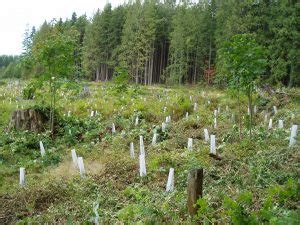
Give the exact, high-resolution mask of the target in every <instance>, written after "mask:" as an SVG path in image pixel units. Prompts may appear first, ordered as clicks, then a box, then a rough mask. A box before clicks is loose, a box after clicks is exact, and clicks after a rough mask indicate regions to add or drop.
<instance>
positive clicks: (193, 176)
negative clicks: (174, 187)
mask: <svg viewBox="0 0 300 225" xmlns="http://www.w3.org/2000/svg"><path fill="white" fill-rule="evenodd" d="M202 192H203V169H194V170H191V171H190V172H189V175H188V185H187V194H188V200H187V206H188V212H189V214H190V215H191V216H194V215H196V214H197V210H198V206H197V205H196V203H197V200H198V199H199V198H201V197H202Z"/></svg>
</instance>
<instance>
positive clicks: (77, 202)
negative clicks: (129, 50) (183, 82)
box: [0, 83, 300, 224]
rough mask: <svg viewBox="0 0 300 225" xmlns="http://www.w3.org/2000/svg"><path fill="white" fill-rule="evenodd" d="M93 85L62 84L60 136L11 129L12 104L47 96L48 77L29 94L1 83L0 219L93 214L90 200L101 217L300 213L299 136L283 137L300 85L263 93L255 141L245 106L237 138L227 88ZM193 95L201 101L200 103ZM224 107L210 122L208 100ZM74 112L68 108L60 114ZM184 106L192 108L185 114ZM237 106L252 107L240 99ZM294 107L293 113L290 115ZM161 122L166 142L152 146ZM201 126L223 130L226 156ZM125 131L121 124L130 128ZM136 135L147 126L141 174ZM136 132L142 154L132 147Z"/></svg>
mask: <svg viewBox="0 0 300 225" xmlns="http://www.w3.org/2000/svg"><path fill="white" fill-rule="evenodd" d="M87 84H88V85H89V88H90V90H91V93H92V94H91V96H90V97H82V96H81V95H80V91H79V92H78V90H81V89H82V87H83V84H82V83H79V84H73V85H64V86H63V87H62V89H61V90H60V92H59V100H58V109H57V112H58V116H59V117H58V121H59V125H60V126H59V128H58V129H57V135H56V138H55V139H54V140H52V139H51V138H50V137H49V133H48V132H45V133H43V134H33V133H30V132H26V131H14V132H10V133H7V132H5V128H6V127H7V125H8V122H9V117H10V114H11V112H12V111H13V110H14V109H16V107H17V105H19V107H21V106H22V105H23V107H24V108H26V107H31V106H36V105H38V106H43V107H45V105H46V104H45V103H47V102H49V101H48V99H49V96H48V94H47V93H48V92H47V88H46V87H44V89H42V90H38V91H37V93H36V98H35V99H34V100H23V99H22V93H21V92H18V91H17V89H15V88H13V89H9V88H7V86H6V85H2V86H0V103H1V107H0V112H1V117H0V127H1V138H0V205H1V207H0V221H1V223H21V224H22V223H29V222H30V223H75V222H79V223H91V222H92V221H93V218H94V217H95V214H94V211H93V204H95V203H99V209H98V210H97V212H98V214H99V221H100V222H102V223H116V222H119V221H121V222H124V223H125V224H130V223H138V222H140V223H142V224H144V223H146V224H154V223H169V224H176V223H183V224H190V223H193V221H194V220H201V221H204V222H207V223H210V222H211V223H213V222H219V223H221V224H226V223H234V224H261V223H266V224H269V223H270V224H298V223H299V156H300V155H299V140H298V144H297V145H296V146H294V147H293V148H288V142H289V140H288V138H289V135H290V130H289V129H290V127H291V124H292V123H294V124H299V121H300V118H299V115H300V114H299V106H300V104H299V101H298V100H299V95H300V89H293V90H287V91H288V94H289V96H290V98H289V99H288V100H287V102H285V103H283V102H280V101H278V100H277V99H276V98H272V99H269V100H268V101H265V100H264V99H261V98H260V97H258V96H256V97H255V104H256V105H257V106H258V110H259V112H258V113H257V115H256V116H255V119H254V125H255V126H254V130H253V134H254V135H253V140H249V139H248V133H249V132H248V130H247V128H246V126H247V117H246V116H245V118H244V119H243V120H242V127H243V130H242V137H243V138H242V140H240V139H239V133H238V126H237V124H234V123H232V122H230V118H231V114H232V113H234V114H235V115H237V114H238V113H237V111H238V107H237V103H236V100H235V99H234V98H233V97H232V96H231V95H230V93H229V92H228V91H226V90H218V89H214V88H207V87H200V86H194V87H174V88H165V87H162V86H154V87H143V86H130V87H128V89H127V91H121V92H120V91H119V90H118V89H116V88H115V86H114V84H113V83H87ZM62 93H63V94H64V95H62ZM158 95H160V99H161V101H160V100H159V98H158ZM190 96H192V101H190ZM10 99H12V100H11V101H10ZM16 101H17V102H16ZM208 101H210V102H211V104H208ZM194 102H197V103H198V110H197V111H196V112H194V111H193V104H194ZM274 104H276V105H277V106H278V110H279V112H278V114H276V115H272V112H271V110H272V106H273V105H274ZM227 105H228V107H229V111H228V112H226V110H225V109H226V106H227ZM165 106H166V107H167V110H166V113H164V111H163V108H164V107H165ZM218 106H220V107H221V114H220V115H219V116H218V127H217V129H214V128H213V110H214V109H217V108H218ZM89 110H95V111H96V110H97V112H98V115H97V116H95V117H93V118H91V117H90V111H89ZM262 110H269V112H270V113H271V116H272V118H273V126H274V129H273V130H270V131H268V130H267V123H264V115H263V113H262ZM68 111H71V117H67V116H64V114H67V113H68ZM186 112H189V114H190V116H189V118H188V119H186V118H185V113H186ZM242 112H243V115H246V114H247V104H246V99H244V98H242ZM292 113H294V114H295V115H296V118H295V119H293V120H292V118H291V115H292ZM168 115H171V117H172V122H171V124H170V125H169V126H168V128H167V131H166V132H162V131H161V129H160V126H161V123H162V122H164V121H165V117H166V116H168ZM197 115H198V116H199V117H200V121H197V117H196V116H197ZM136 116H139V118H140V123H139V125H138V126H135V125H134V123H135V118H136ZM280 118H283V119H284V126H285V128H284V129H283V130H280V129H277V128H276V126H277V124H278V119H280ZM113 122H114V123H115V125H116V130H117V133H116V134H114V135H112V134H111V128H110V127H111V124H112V123H113ZM155 126H157V130H158V133H159V142H158V144H157V145H156V146H151V139H152V134H153V129H154V127H155ZM204 128H208V130H209V132H210V134H215V135H216V139H217V147H218V149H217V152H218V153H219V154H220V155H221V157H222V160H220V161H216V160H214V159H213V158H211V157H209V154H208V153H209V144H208V143H206V142H205V141H204V134H203V129H204ZM69 130H71V134H70V133H69ZM121 131H125V132H126V134H125V137H122V135H121ZM139 135H143V136H144V142H145V151H146V166H147V176H146V177H144V178H140V177H139V166H138V165H139V164H138V157H137V156H138V152H139V149H138V146H139V144H138V141H139ZM189 137H192V138H193V139H194V151H193V152H190V151H188V150H187V140H188V138H189ZM40 140H42V141H43V142H44V145H45V148H46V151H47V154H46V156H45V157H44V158H41V156H40V153H39V141H40ZM132 141H133V142H134V146H135V154H136V159H131V158H130V155H129V144H130V142H132ZM73 148H75V149H76V152H77V155H79V156H82V157H83V159H84V164H85V167H86V171H87V177H86V178H85V179H81V178H80V175H79V172H78V171H77V170H76V169H75V168H74V167H73V165H72V163H71V161H72V159H71V149H73ZM22 166H23V167H25V168H26V182H27V185H26V187H25V188H21V187H19V184H18V181H19V177H18V176H19V167H22ZM170 167H174V168H175V189H176V190H175V191H174V192H172V193H166V192H165V185H166V182H167V176H168V171H169V168H170ZM200 167H201V168H204V174H205V180H204V196H203V199H201V200H199V205H200V206H201V207H200V210H199V213H198V215H197V217H196V218H190V217H189V215H188V213H187V207H186V200H187V196H186V186H187V185H186V182H187V174H188V171H189V170H190V169H193V168H200Z"/></svg>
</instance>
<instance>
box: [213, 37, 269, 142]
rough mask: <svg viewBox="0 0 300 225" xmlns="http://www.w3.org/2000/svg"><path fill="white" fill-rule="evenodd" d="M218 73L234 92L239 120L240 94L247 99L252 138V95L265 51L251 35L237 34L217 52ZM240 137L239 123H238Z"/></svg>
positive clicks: (259, 74) (261, 67) (263, 65)
mask: <svg viewBox="0 0 300 225" xmlns="http://www.w3.org/2000/svg"><path fill="white" fill-rule="evenodd" d="M218 58H219V66H218V68H219V73H220V74H222V75H225V77H226V80H227V84H228V86H229V87H230V88H231V89H232V90H234V92H235V94H236V96H237V100H238V106H239V121H240V120H241V109H240V105H241V104H240V94H241V93H244V94H245V95H246V96H247V98H248V107H249V110H250V113H249V130H250V138H251V136H252V117H253V116H252V115H253V109H252V105H253V99H252V98H253V93H254V91H255V89H254V87H255V86H256V85H257V84H258V82H259V78H260V76H261V75H262V74H263V73H264V72H265V68H266V63H267V61H266V51H265V49H264V48H263V47H262V46H260V45H259V44H258V43H257V42H256V40H255V37H254V36H253V35H252V34H238V35H235V36H233V37H232V38H231V39H230V40H229V41H227V42H225V43H224V45H223V47H222V48H221V49H219V51H218ZM239 129H240V137H241V122H239Z"/></svg>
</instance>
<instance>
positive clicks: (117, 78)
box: [113, 67, 130, 93]
mask: <svg viewBox="0 0 300 225" xmlns="http://www.w3.org/2000/svg"><path fill="white" fill-rule="evenodd" d="M129 80H130V77H129V74H128V71H127V70H126V69H125V68H122V67H117V68H116V69H115V74H114V77H113V82H114V83H115V85H114V87H113V88H114V89H115V90H116V92H117V93H124V92H126V91H127V89H128V83H129Z"/></svg>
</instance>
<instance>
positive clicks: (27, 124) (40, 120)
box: [7, 109, 47, 132]
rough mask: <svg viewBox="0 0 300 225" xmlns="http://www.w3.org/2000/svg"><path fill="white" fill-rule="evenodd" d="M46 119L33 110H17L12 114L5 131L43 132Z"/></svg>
mask: <svg viewBox="0 0 300 225" xmlns="http://www.w3.org/2000/svg"><path fill="white" fill-rule="evenodd" d="M46 122H47V118H46V117H45V116H44V115H43V114H42V113H41V112H39V111H37V110H35V109H18V110H16V111H14V112H13V113H12V116H11V119H10V122H9V125H8V128H7V130H8V131H11V130H13V129H17V130H29V131H33V132H41V131H43V130H44V126H45V123H46Z"/></svg>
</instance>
